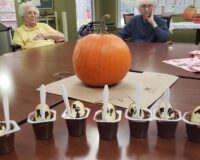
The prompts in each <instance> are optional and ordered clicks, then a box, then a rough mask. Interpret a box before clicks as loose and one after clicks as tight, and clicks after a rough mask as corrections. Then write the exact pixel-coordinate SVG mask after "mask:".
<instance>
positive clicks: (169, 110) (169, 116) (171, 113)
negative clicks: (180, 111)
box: [158, 102, 176, 119]
mask: <svg viewBox="0 0 200 160" xmlns="http://www.w3.org/2000/svg"><path fill="white" fill-rule="evenodd" d="M164 107H165V104H164V102H162V103H161V104H160V106H159V110H158V113H159V114H160V118H161V119H175V116H176V114H175V112H174V109H173V107H172V105H171V104H170V103H168V105H167V116H165V113H164Z"/></svg>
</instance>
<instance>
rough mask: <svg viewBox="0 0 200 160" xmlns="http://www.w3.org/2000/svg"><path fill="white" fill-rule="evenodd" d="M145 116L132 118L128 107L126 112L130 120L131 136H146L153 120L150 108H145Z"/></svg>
mask: <svg viewBox="0 0 200 160" xmlns="http://www.w3.org/2000/svg"><path fill="white" fill-rule="evenodd" d="M143 111H144V118H143V119H135V118H131V117H130V115H129V113H128V109H127V110H126V112H125V117H126V119H128V122H129V129H130V136H131V137H135V138H144V137H146V136H147V132H148V128H149V122H150V121H152V114H151V111H150V110H148V109H143Z"/></svg>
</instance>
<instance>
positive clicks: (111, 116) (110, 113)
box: [103, 103, 116, 121]
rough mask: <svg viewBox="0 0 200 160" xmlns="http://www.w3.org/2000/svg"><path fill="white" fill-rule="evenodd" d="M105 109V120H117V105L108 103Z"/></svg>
mask: <svg viewBox="0 0 200 160" xmlns="http://www.w3.org/2000/svg"><path fill="white" fill-rule="evenodd" d="M103 109H105V114H104V116H103V120H105V121H114V120H116V110H115V107H114V106H113V105H112V104H110V103H108V104H107V106H106V108H103Z"/></svg>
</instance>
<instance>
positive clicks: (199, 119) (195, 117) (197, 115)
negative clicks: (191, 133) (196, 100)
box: [191, 106, 200, 123]
mask: <svg viewBox="0 0 200 160" xmlns="http://www.w3.org/2000/svg"><path fill="white" fill-rule="evenodd" d="M191 122H194V123H200V106H198V107H196V108H195V109H194V110H193V112H192V116H191Z"/></svg>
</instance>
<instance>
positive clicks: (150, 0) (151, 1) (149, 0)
mask: <svg viewBox="0 0 200 160" xmlns="http://www.w3.org/2000/svg"><path fill="white" fill-rule="evenodd" d="M146 3H148V4H152V5H154V6H156V0H138V1H137V6H138V7H140V6H141V5H143V4H146Z"/></svg>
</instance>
